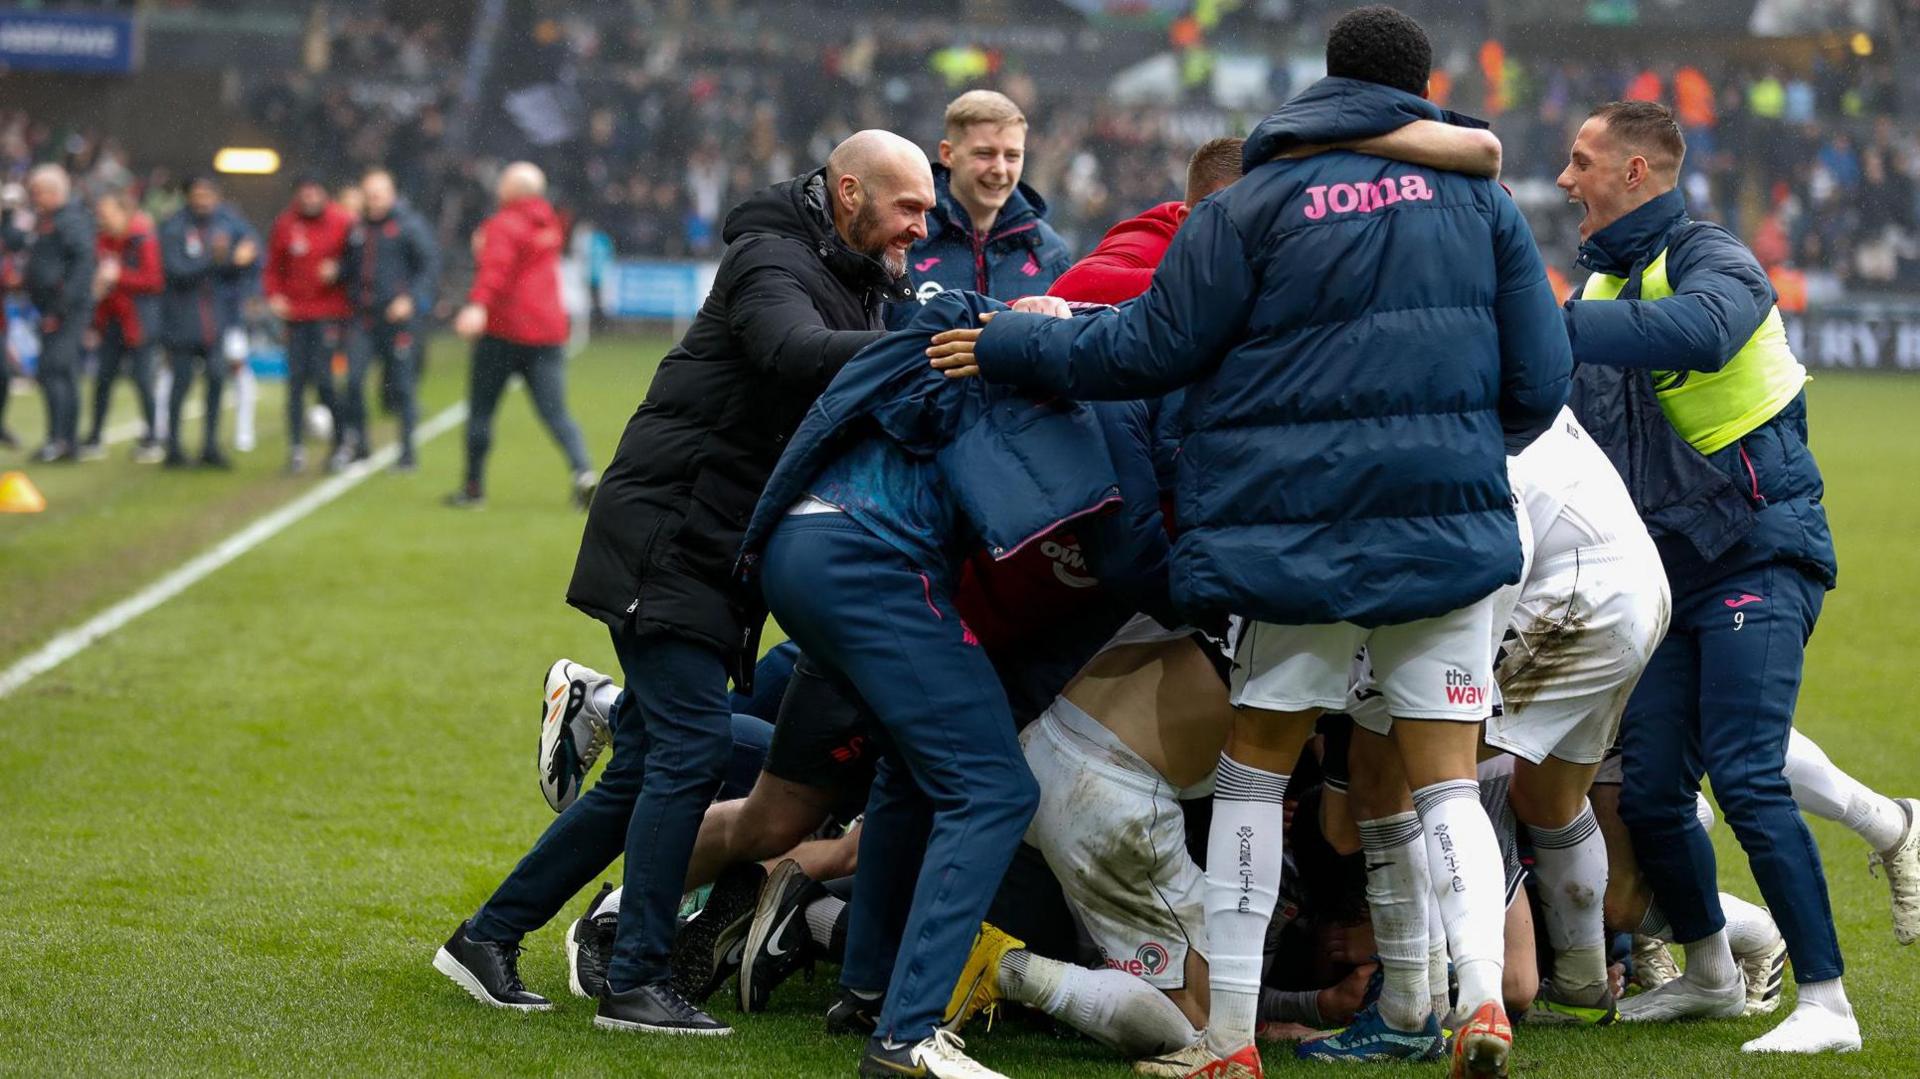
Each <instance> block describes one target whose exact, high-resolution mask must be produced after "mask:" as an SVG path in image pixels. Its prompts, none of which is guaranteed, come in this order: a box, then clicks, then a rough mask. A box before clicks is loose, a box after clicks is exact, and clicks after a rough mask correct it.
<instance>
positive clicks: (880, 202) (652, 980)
mask: <svg viewBox="0 0 1920 1079" xmlns="http://www.w3.org/2000/svg"><path fill="white" fill-rule="evenodd" d="M933 198H934V195H933V176H932V172H931V170H930V169H929V167H928V164H927V159H926V156H925V155H924V154H923V153H921V152H920V150H919V149H918V148H916V147H915V146H914V145H913V144H912V143H911V142H908V141H907V140H906V139H903V138H901V137H899V136H898V135H894V134H891V133H889V132H885V131H862V132H860V133H858V134H856V135H854V136H852V137H851V138H849V139H848V140H847V141H846V142H843V143H841V144H840V145H839V146H838V147H836V148H835V149H834V151H833V153H832V155H831V156H830V157H829V158H828V159H827V164H826V166H825V167H823V168H819V169H816V170H814V171H813V172H810V173H807V174H805V175H802V176H798V177H795V178H794V179H791V180H787V181H784V182H782V183H778V184H775V185H773V186H772V187H769V188H766V189H764V190H762V191H760V192H758V193H756V194H754V195H752V196H750V197H749V198H747V199H746V201H744V202H742V203H741V204H740V205H738V206H736V207H734V208H733V210H732V211H731V212H730V213H729V214H728V215H727V220H726V225H725V231H724V235H725V238H726V241H727V244H728V247H727V252H726V254H725V256H724V257H723V258H722V259H721V262H720V267H719V271H718V273H717V274H716V276H715V278H714V284H713V291H712V293H711V294H710V295H709V296H708V298H707V301H706V303H705V304H704V305H703V306H702V307H701V310H700V313H699V315H698V316H697V317H696V318H695V319H694V322H693V325H692V327H691V328H690V329H689V330H688V332H687V335H686V336H685V337H684V338H682V339H681V341H680V343H679V344H678V345H677V346H675V347H674V349H673V350H672V351H670V352H669V353H667V356H666V358H665V359H663V360H662V361H661V363H660V369H659V372H658V373H657V374H656V375H655V376H654V379H653V384H652V386H651V387H650V388H649V389H648V391H647V396H646V399H645V400H644V401H642V402H641V404H640V407H639V409H638V410H637V411H636V412H635V413H634V414H633V418H632V419H631V420H629V421H628V423H627V428H626V432H625V433H624V434H623V435H622V436H621V438H620V446H619V449H618V450H616V451H615V453H614V458H613V463H612V464H611V465H609V466H608V468H607V471H606V474H605V476H604V477H603V478H602V481H601V485H600V488H599V491H598V493H597V494H596V495H595V496H594V498H593V500H592V505H591V508H590V509H589V511H588V514H587V527H586V534H585V536H584V537H583V538H582V540H581V544H580V554H579V558H578V561H577V562H576V563H575V566H574V574H573V582H572V584H571V585H570V586H569V588H568V590H567V600H568V602H569V603H571V604H572V605H573V606H575V607H577V608H579V609H580V610H581V611H584V612H585V613H587V614H589V615H592V616H593V617H595V618H598V619H600V620H601V621H603V622H605V623H606V624H607V626H608V629H609V630H610V632H611V634H612V638H613V651H614V654H615V655H616V656H617V657H618V659H619V661H620V667H621V670H622V672H623V673H624V674H625V683H626V685H627V689H626V691H625V692H623V693H622V694H621V695H620V696H619V698H618V699H617V700H616V701H615V702H614V703H613V705H612V707H611V708H610V709H609V710H608V711H609V712H610V715H608V716H607V717H606V718H607V722H608V725H609V726H610V727H611V728H612V742H613V759H612V760H611V761H610V762H609V763H608V765H607V768H606V771H605V772H604V773H603V774H602V776H601V778H600V781H599V782H598V783H596V784H594V786H593V787H592V788H591V789H589V790H587V791H586V793H584V794H582V795H580V796H579V798H578V799H577V800H575V801H574V802H573V803H572V804H571V805H569V806H568V807H567V809H566V810H565V812H563V813H561V814H560V816H559V817H558V818H557V819H556V820H555V821H554V822H553V824H552V825H551V826H550V827H549V828H548V829H547V830H546V832H545V833H544V834H543V835H542V836H541V837H540V839H539V840H538V841H537V842H536V843H535V844H534V846H533V849H532V850H531V851H530V852H528V854H527V855H526V857H525V858H523V859H521V861H520V864H519V865H518V866H516V867H515V868H514V870H513V872H512V874H511V875H509V876H508V878H507V879H506V881H505V882H504V883H502V884H501V885H500V887H499V889H498V890H496V891H495V892H494V894H493V896H492V898H490V899H488V900H487V901H486V903H485V904H483V905H482V906H481V908H480V910H479V911H478V912H477V913H476V914H475V915H474V916H473V918H471V919H470V920H468V921H467V922H464V923H462V924H461V926H460V927H459V928H458V929H457V930H455V931H454V933H453V936H452V937H451V938H450V939H449V940H448V941H447V943H446V946H445V947H443V948H442V949H441V950H440V952H439V953H438V955H436V956H435V959H434V966H435V967H436V968H437V969H438V970H440V971H441V972H442V973H444V974H446V975H447V977H449V978H451V979H452V980H453V981H454V982H455V983H456V984H458V985H460V986H461V987H462V988H463V989H465V990H466V991H467V992H468V993H470V994H471V995H472V996H473V997H474V998H475V999H477V1000H479V1001H480V1002H481V1003H483V1004H489V1005H492V1006H494V1007H500V1008H511V1009H517V1010H521V1011H541V1010H546V1009H548V1008H551V1007H552V1004H551V1003H550V1002H549V1001H548V1000H547V999H546V998H545V997H542V996H540V995H538V994H535V993H532V992H529V991H528V990H527V989H526V987H525V986H524V985H522V983H521V981H520V976H519V972H518V968H517V964H516V956H517V954H518V951H519V943H520V940H521V938H522V937H524V936H525V935H526V934H527V933H530V932H532V931H533V930H535V929H538V928H539V927H540V926H542V925H545V924H546V923H547V922H548V921H549V920H551V919H552V918H553V916H554V915H555V914H557V913H559V911H560V908H561V906H562V905H563V904H564V903H565V902H566V901H567V900H568V899H570V898H572V896H573V895H574V893H575V892H577V891H579V890H580V888H582V887H583V886H584V885H586V884H588V883H589V882H591V881H592V880H593V879H594V878H595V877H596V876H597V875H598V874H599V873H600V872H601V871H603V870H605V869H606V868H607V867H608V866H609V865H611V864H612V863H613V861H614V859H615V858H617V857H619V856H620V855H622V854H625V855H626V865H625V877H624V884H625V888H626V891H625V893H624V895H625V899H624V901H623V902H622V904H621V907H620V914H619V924H618V928H617V930H616V933H615V937H614V945H613V953H612V958H611V960H610V962H609V964H608V968H607V992H606V994H605V995H604V996H602V997H601V998H600V1005H599V1011H598V1014H597V1015H596V1017H595V1018H594V1024H595V1025H596V1026H601V1027H606V1028H610V1029H616V1030H629V1031H651V1032H660V1033H669V1034H708V1035H723V1034H728V1033H730V1032H731V1028H729V1027H728V1026H727V1025H726V1024H724V1023H722V1022H720V1021H719V1020H717V1019H715V1018H713V1017H712V1016H710V1015H708V1014H707V1013H706V1012H704V1011H702V1010H700V1009H699V1008H698V1007H696V1006H694V1005H693V1004H692V1003H690V1002H688V1000H687V999H686V998H685V997H684V996H683V995H682V994H681V993H680V992H678V991H676V989H675V988H674V987H673V985H672V984H671V978H670V976H671V967H670V963H669V953H670V950H671V947H672V943H673V933H674V923H675V914H676V913H677V909H678V906H679V902H680V894H681V886H682V883H683V881H684V878H685V876H686V872H687V864H688V860H689V857H690V856H691V854H692V850H693V842H694V837H695V835H696V833H697V832H698V830H699V827H700V819H701V816H702V814H703V812H704V811H705V809H706V806H707V802H708V801H709V799H711V797H712V796H713V792H714V790H715V789H716V787H717V786H718V785H719V783H720V780H721V776H722V772H723V770H724V768H725V765H726V762H727V759H728V755H729V754H730V752H731V750H732V746H733V739H732V723H731V719H732V717H731V711H730V709H729V708H728V702H727V679H728V675H729V670H730V666H731V664H732V663H733V662H734V660H735V658H736V655H737V654H738V652H739V651H740V649H741V643H742V642H743V641H744V640H745V639H746V638H747V631H748V629H749V628H750V627H749V626H748V625H747V624H746V622H747V621H749V619H747V618H745V617H744V616H743V613H742V611H741V610H740V609H739V608H738V607H737V606H736V605H735V604H734V603H733V602H731V597H730V584H729V580H730V576H731V569H732V565H733V560H734V554H735V552H736V551H737V550H738V549H739V547H740V541H741V534H742V532H743V530H744V529H745V526H746V523H747V517H748V515H749V514H750V513H751V512H752V510H753V507H754V504H755V502H756V501H757V500H758V499H759V497H760V491H761V488H762V487H763V486H764V485H765V484H766V481H767V477H768V476H769V475H770V474H771V473H772V471H773V467H774V464H775V463H776V462H777V461H778V460H779V458H780V452H781V449H782V447H783V446H784V445H785V444H786V442H787V440H788V439H789V438H790V437H791V436H792V434H793V431H794V429H795V428H796V427H798V426H799V424H800V421H801V419H802V417H804V416H805V415H806V411H807V408H808V406H809V405H811V404H812V402H813V399H814V398H815V397H816V396H817V395H818V394H819V393H820V392H821V391H822V390H823V389H825V388H826V386H827V383H828V382H830V381H831V380H832V379H833V376H834V373H835V372H837V371H838V370H839V369H840V367H841V366H842V365H843V364H845V363H846V362H847V361H848V360H849V359H851V358H852V357H853V355H854V354H855V353H857V352H859V351H860V350H861V349H862V348H865V347H866V346H867V345H869V344H871V343H873V342H874V341H877V340H879V339H880V338H881V337H882V336H884V329H883V324H882V321H881V309H882V305H883V304H885V303H888V302H897V301H900V300H904V299H907V298H908V297H909V295H910V293H909V291H908V287H907V282H906V253H907V251H908V249H909V248H911V247H912V246H913V243H914V241H916V240H918V239H920V238H921V237H924V236H925V235H926V224H925V214H926V212H927V210H928V209H929V208H930V207H931V206H932V205H933ZM747 659H748V661H749V662H751V657H747ZM603 681H604V679H600V678H597V677H593V676H591V672H586V671H585V670H584V668H581V667H579V666H578V665H576V664H573V663H571V662H570V661H567V660H562V661H560V662H559V663H556V664H554V666H553V668H552V670H550V671H549V673H548V676H547V685H546V696H547V700H548V702H549V703H548V713H547V716H546V720H545V723H544V729H543V731H542V735H541V737H542V741H543V747H542V753H543V756H545V755H548V751H549V749H551V748H553V747H552V745H551V743H553V742H554V741H556V740H562V739H564V740H566V741H567V742H568V743H570V745H562V746H559V747H558V749H559V750H561V752H555V753H552V754H551V756H552V758H553V759H554V760H556V762H560V764H565V763H566V762H568V761H571V762H572V767H574V768H578V771H574V772H572V773H571V774H570V775H569V776H567V777H566V780H567V781H568V782H570V783H571V784H572V785H573V786H575V787H577V785H578V783H579V776H580V774H581V773H583V772H584V768H580V767H579V764H580V758H581V756H582V754H583V753H584V752H585V751H586V750H587V748H588V746H589V745H590V744H591V741H592V723H591V722H590V719H591V718H593V717H592V716H590V714H589V713H590V711H591V710H592V709H593V708H594V705H593V698H594V696H595V693H594V691H595V690H596V689H597V688H599V684H600V683H601V682H603ZM568 750H571V752H568Z"/></svg>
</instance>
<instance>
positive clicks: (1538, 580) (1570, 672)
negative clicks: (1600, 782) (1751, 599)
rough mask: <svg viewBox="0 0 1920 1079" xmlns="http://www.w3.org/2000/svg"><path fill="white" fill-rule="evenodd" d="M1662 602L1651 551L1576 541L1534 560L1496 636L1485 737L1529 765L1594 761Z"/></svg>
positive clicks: (1649, 644)
mask: <svg viewBox="0 0 1920 1079" xmlns="http://www.w3.org/2000/svg"><path fill="white" fill-rule="evenodd" d="M1649 553H1651V552H1649ZM1672 605H1673V604H1672V598H1671V596H1670V594H1669V592H1668V589H1667V575H1666V572H1665V570H1663V569H1662V568H1661V566H1660V563H1659V560H1658V556H1655V557H1654V559H1653V561H1652V562H1648V561H1647V559H1646V558H1644V557H1638V556H1632V555H1623V554H1621V553H1617V552H1615V551H1613V550H1611V549H1610V548H1607V547H1583V548H1576V549H1574V550H1571V551H1566V552H1564V553H1561V554H1558V555H1554V556H1553V557H1552V558H1551V559H1548V560H1543V561H1541V562H1540V563H1538V564H1536V565H1535V566H1534V568H1533V574H1532V576H1531V577H1530V578H1528V580H1527V584H1526V587H1524V588H1523V589H1522V590H1521V593H1520V602H1519V604H1518V605H1517V606H1516V607H1515V609H1514V612H1513V618H1512V620H1511V621H1510V622H1509V623H1508V630H1507V634H1506V638H1505V640H1504V641H1503V642H1502V643H1501V655H1500V657H1499V662H1498V665H1497V667H1496V669H1495V671H1494V678H1495V680H1496V681H1497V682H1498V683H1499V686H1500V703H1501V708H1500V714H1499V715H1497V716H1494V717H1493V718H1491V719H1489V720H1488V721H1487V732H1486V739H1487V744H1488V745H1490V746H1494V747H1495V748H1498V749H1504V750H1506V751H1507V752H1509V753H1512V754H1513V755H1515V756H1517V757H1521V758H1523V759H1525V760H1528V761H1531V762H1532V763H1534V764H1539V763H1541V762H1542V761H1544V760H1546V759H1547V757H1548V756H1554V757H1558V758H1560V759H1561V760H1564V761H1568V762H1570V763H1573V764H1599V763H1600V761H1601V758H1603V757H1605V756H1606V752H1607V748H1608V747H1609V746H1611V745H1612V744H1613V740H1614V737H1615V735H1616V734H1618V733H1619V730H1620V716H1621V714H1622V713H1623V712H1624V711H1625V710H1626V707H1627V698H1628V696H1630V695H1631V694H1632V693H1633V687H1634V686H1636V685H1638V684H1639V682H1640V673H1641V671H1643V670H1645V669H1646V666H1647V662H1648V661H1649V660H1651V659H1652V658H1653V651H1654V649H1655V648H1658V647H1659V646H1660V641H1661V639H1662V638H1664V637H1665V636H1666V633H1667V619H1668V615H1669V613H1670V611H1671V608H1672Z"/></svg>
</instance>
